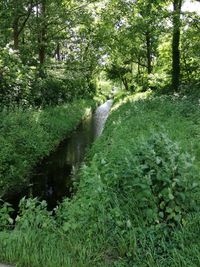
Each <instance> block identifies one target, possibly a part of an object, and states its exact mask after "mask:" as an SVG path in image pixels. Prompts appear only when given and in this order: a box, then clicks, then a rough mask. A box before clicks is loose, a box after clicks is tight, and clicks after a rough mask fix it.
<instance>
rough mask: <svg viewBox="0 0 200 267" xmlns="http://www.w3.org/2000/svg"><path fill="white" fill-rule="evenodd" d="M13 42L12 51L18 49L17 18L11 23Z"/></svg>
mask: <svg viewBox="0 0 200 267" xmlns="http://www.w3.org/2000/svg"><path fill="white" fill-rule="evenodd" d="M13 41H14V46H13V48H14V50H18V49H19V18H18V17H16V18H15V19H14V21H13Z"/></svg>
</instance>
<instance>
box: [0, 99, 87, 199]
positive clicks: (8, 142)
mask: <svg viewBox="0 0 200 267" xmlns="http://www.w3.org/2000/svg"><path fill="white" fill-rule="evenodd" d="M90 104H91V103H89V102H87V101H75V102H73V103H72V104H66V105H62V106H57V107H48V108H45V109H41V110H34V109H29V110H20V109H16V110H15V111H12V112H7V111H4V112H1V113H0V118H1V119H0V130H1V131H0V198H1V196H3V195H4V194H5V193H6V192H8V191H11V190H18V188H19V187H21V186H26V185H27V183H28V177H29V176H30V175H29V174H30V173H31V170H32V168H33V167H34V165H35V164H36V163H37V162H38V161H39V160H41V158H43V157H45V156H47V155H48V154H49V153H50V151H52V150H53V149H54V148H55V147H56V146H57V145H58V144H59V143H60V141H61V140H62V139H63V138H65V137H66V136H67V134H69V133H70V131H72V130H73V129H74V128H76V127H77V125H78V123H79V122H80V120H81V119H82V117H83V116H85V115H86V113H87V112H88V111H89V109H90Z"/></svg>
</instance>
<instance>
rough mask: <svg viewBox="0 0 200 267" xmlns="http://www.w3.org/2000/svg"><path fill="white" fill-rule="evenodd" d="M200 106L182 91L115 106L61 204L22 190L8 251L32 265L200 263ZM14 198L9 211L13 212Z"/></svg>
mask: <svg viewBox="0 0 200 267" xmlns="http://www.w3.org/2000/svg"><path fill="white" fill-rule="evenodd" d="M199 126H200V110H199V106H198V104H194V103H193V104H191V102H190V101H188V100H187V99H179V98H176V97H171V96H170V97H166V96H163V97H156V98H151V97H149V98H147V99H143V100H142V99H137V101H135V100H134V99H132V100H130V101H129V102H127V103H125V104H123V105H121V106H119V107H118V108H117V109H116V110H114V111H113V113H112V114H111V116H110V118H109V119H108V122H107V124H106V128H105V131H104V133H103V135H102V136H101V137H100V138H99V139H98V140H97V141H96V142H95V144H94V145H93V147H92V149H91V151H90V152H89V154H88V157H87V159H86V162H87V163H86V165H85V166H83V167H82V170H81V173H80V177H81V179H80V183H79V184H78V192H77V194H76V196H75V197H74V198H73V199H72V200H68V199H65V200H64V201H63V203H62V204H60V205H59V206H58V208H57V209H56V211H55V216H54V217H52V215H51V213H48V212H47V210H46V205H45V203H44V202H42V203H40V202H38V201H37V200H36V199H35V200H30V199H29V200H25V199H23V200H22V201H21V203H20V213H19V217H18V219H17V222H16V226H15V229H14V230H13V231H12V232H10V231H9V227H5V226H4V227H3V226H2V227H1V232H0V259H1V260H2V261H7V262H14V263H17V266H32V267H39V266H40V267H43V266H47V267H51V266H52V267H55V266H63V267H71V266H73V267H76V266H77V267H81V266H85V267H90V266H91V267H92V266H101V267H107V266H108V267H109V266H116V267H123V266H126V267H129V266H130V267H134V266H135V267H136V266H141V267H143V266H151V267H155V266H159V267H161V266H162V267H168V266H169V267H171V266H175V267H176V266H177V267H178V266H183V267H184V266H185V267H186V266H192V267H193V266H194V267H195V266H200V251H199V247H200V240H199V238H198V235H199V231H200V214H199V208H198V207H199V203H200V190H199V177H198V173H199V170H200V164H199V162H200V142H199V141H200V140H199V139H200V134H199ZM8 209H9V207H8V206H4V209H2V211H1V214H0V216H1V220H3V218H4V220H5V221H7V222H8V221H9V218H8V217H7V210H8Z"/></svg>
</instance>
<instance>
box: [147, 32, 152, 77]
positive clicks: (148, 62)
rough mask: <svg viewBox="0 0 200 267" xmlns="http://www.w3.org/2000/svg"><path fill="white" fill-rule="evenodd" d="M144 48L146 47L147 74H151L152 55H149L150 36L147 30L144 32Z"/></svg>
mask: <svg viewBox="0 0 200 267" xmlns="http://www.w3.org/2000/svg"><path fill="white" fill-rule="evenodd" d="M146 47H147V70H148V74H151V73H152V55H151V34H150V32H149V30H148V31H147V32H146Z"/></svg>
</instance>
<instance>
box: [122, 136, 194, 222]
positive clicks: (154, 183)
mask: <svg viewBox="0 0 200 267" xmlns="http://www.w3.org/2000/svg"><path fill="white" fill-rule="evenodd" d="M129 166H131V170H132V171H131V170H129V171H128V172H127V173H126V174H125V176H123V177H122V179H123V180H124V182H123V181H121V183H122V188H123V190H124V192H126V193H127V195H128V192H129V190H130V185H132V186H131V192H132V190H134V197H135V201H134V202H135V210H137V209H139V210H140V212H141V210H142V214H143V216H144V218H143V220H144V221H146V223H147V224H149V223H150V224H152V223H155V224H158V223H166V224H168V225H171V226H174V225H175V224H177V223H183V222H184V217H185V215H186V214H187V212H188V211H190V210H192V209H195V208H196V206H195V201H194V200H193V195H194V194H193V193H194V192H195V189H196V186H197V185H198V183H197V182H196V181H197V179H196V178H197V174H195V171H194V170H193V161H192V157H191V156H190V155H187V154H183V153H182V152H181V151H180V148H179V147H178V145H177V144H176V143H173V142H172V141H171V140H170V139H168V137H167V136H166V135H165V134H156V135H153V137H151V138H150V139H149V140H147V141H146V142H144V143H143V144H142V143H139V145H138V149H137V152H136V154H135V156H134V158H133V159H132V160H129ZM133 177H134V180H133V183H132V182H131V180H130V179H133Z"/></svg>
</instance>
